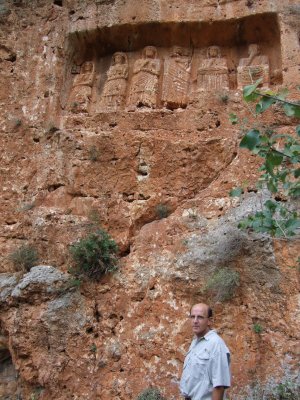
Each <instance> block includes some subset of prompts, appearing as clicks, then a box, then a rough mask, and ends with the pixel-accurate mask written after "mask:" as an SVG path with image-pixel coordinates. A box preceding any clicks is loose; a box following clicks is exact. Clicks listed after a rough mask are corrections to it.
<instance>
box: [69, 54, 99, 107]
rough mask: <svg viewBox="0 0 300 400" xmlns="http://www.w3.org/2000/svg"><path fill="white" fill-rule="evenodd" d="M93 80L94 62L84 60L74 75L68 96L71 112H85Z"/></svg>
mask: <svg viewBox="0 0 300 400" xmlns="http://www.w3.org/2000/svg"><path fill="white" fill-rule="evenodd" d="M93 81H94V63H93V62H92V61H86V62H85V63H84V64H82V66H81V69H80V73H79V74H76V75H75V78H74V81H73V87H72V90H71V93H70V97H69V109H70V110H71V111H72V112H75V113H76V112H87V111H88V106H89V103H90V100H91V95H92V86H93Z"/></svg>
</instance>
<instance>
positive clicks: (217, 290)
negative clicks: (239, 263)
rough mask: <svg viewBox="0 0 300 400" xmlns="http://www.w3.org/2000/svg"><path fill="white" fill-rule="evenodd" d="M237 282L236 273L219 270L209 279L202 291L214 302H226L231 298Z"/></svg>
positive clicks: (237, 275)
mask: <svg viewBox="0 0 300 400" xmlns="http://www.w3.org/2000/svg"><path fill="white" fill-rule="evenodd" d="M239 282H240V275H239V273H238V272H236V271H233V270H232V269H229V268H221V269H219V270H218V271H216V272H215V273H214V274H213V275H212V276H211V277H210V278H209V280H208V282H207V284H206V286H205V288H204V291H205V292H208V293H209V294H210V295H211V297H212V298H213V299H214V300H215V301H226V300H229V299H230V298H231V297H232V296H233V294H234V291H235V289H236V288H237V287H238V286H239Z"/></svg>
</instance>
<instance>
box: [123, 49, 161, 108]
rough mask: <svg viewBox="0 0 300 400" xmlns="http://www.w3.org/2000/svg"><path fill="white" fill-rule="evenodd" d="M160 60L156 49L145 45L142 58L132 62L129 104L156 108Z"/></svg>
mask: <svg viewBox="0 0 300 400" xmlns="http://www.w3.org/2000/svg"><path fill="white" fill-rule="evenodd" d="M159 74H160V60H159V59H158V58H157V50H156V48H155V47H153V46H147V47H145V48H144V50H143V58H140V59H138V60H137V61H136V62H135V63H134V67H133V78H132V82H131V88H130V94H129V99H128V105H129V106H135V107H149V108H156V106H157V95H158V78H159Z"/></svg>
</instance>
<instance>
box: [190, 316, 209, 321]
mask: <svg viewBox="0 0 300 400" xmlns="http://www.w3.org/2000/svg"><path fill="white" fill-rule="evenodd" d="M189 318H190V319H196V320H197V321H201V320H203V319H207V318H208V317H203V315H190V316H189Z"/></svg>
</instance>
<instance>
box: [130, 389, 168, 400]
mask: <svg viewBox="0 0 300 400" xmlns="http://www.w3.org/2000/svg"><path fill="white" fill-rule="evenodd" d="M136 400H165V398H164V397H163V396H162V394H161V393H160V391H159V390H158V389H157V388H148V389H146V390H144V391H143V392H142V393H140V394H139V395H138V397H137V399H136Z"/></svg>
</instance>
